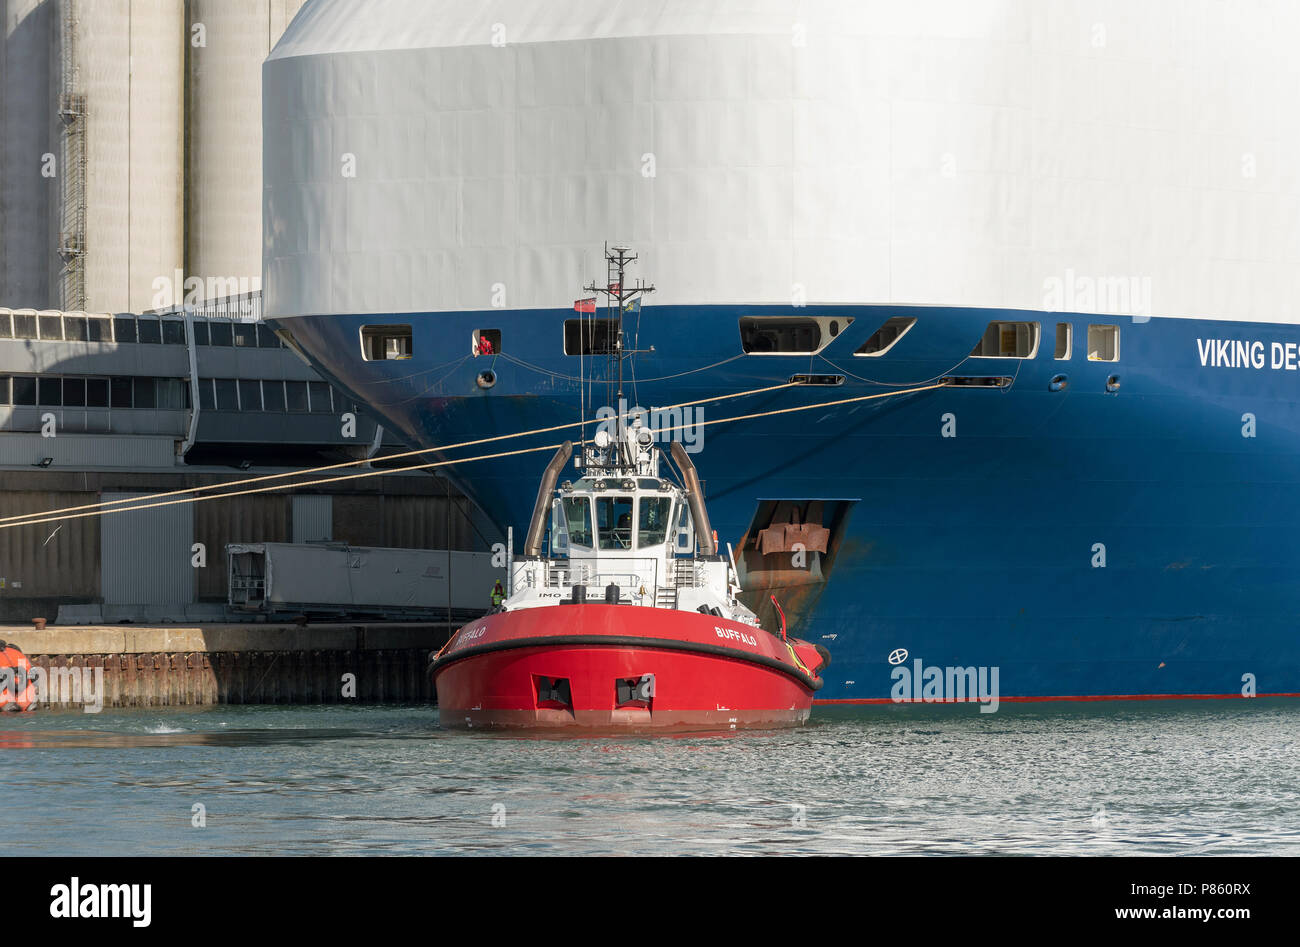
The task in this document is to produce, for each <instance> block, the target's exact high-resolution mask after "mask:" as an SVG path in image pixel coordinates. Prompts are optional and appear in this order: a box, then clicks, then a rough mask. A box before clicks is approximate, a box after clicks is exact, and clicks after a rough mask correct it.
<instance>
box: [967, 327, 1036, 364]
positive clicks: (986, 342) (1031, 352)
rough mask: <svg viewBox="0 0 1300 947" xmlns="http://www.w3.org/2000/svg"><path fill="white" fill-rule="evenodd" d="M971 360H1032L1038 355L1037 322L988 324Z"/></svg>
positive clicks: (973, 351) (972, 352)
mask: <svg viewBox="0 0 1300 947" xmlns="http://www.w3.org/2000/svg"><path fill="white" fill-rule="evenodd" d="M970 354H971V357H972V358H1033V357H1034V356H1035V355H1037V354H1038V323H1037V322H990V323H989V326H988V328H987V329H985V330H984V337H983V338H982V339H980V341H979V343H978V344H977V345H976V346H975V348H974V349H973V350H972V351H971V353H970Z"/></svg>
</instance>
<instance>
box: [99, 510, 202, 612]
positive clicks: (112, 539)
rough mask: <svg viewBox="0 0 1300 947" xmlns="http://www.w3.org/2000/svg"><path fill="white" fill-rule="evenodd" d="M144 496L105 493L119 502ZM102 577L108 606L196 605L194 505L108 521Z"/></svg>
mask: <svg viewBox="0 0 1300 947" xmlns="http://www.w3.org/2000/svg"><path fill="white" fill-rule="evenodd" d="M141 495H142V494H138V493H109V492H107V491H105V492H104V494H103V499H104V500H106V501H108V500H119V499H124V498H126V497H131V496H141ZM102 520H103V522H102V525H101V527H100V536H101V541H100V550H101V555H100V574H101V576H102V584H103V589H104V604H105V605H175V604H180V603H189V602H193V601H194V572H195V570H194V568H193V567H192V566H191V565H190V555H191V553H190V547H191V545H192V544H193V542H194V512H193V507H192V506H191V505H190V504H187V503H183V504H177V505H175V506H165V507H159V508H156V509H152V510H140V511H137V512H129V513H114V514H110V515H107V516H104V517H103V518H102Z"/></svg>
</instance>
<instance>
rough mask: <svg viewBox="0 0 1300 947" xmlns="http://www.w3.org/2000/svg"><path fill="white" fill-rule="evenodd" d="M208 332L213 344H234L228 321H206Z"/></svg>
mask: <svg viewBox="0 0 1300 947" xmlns="http://www.w3.org/2000/svg"><path fill="white" fill-rule="evenodd" d="M208 333H209V335H210V336H211V338H212V344H213V345H234V337H233V334H232V333H231V331H230V323H229V322H221V321H219V320H218V321H216V322H210V323H208Z"/></svg>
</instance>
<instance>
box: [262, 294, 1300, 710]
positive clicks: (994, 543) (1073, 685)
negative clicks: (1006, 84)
mask: <svg viewBox="0 0 1300 947" xmlns="http://www.w3.org/2000/svg"><path fill="white" fill-rule="evenodd" d="M804 311H812V310H804ZM815 311H816V314H817V315H832V314H834V315H839V316H842V317H844V319H845V321H846V322H847V320H848V319H849V318H852V320H853V321H852V323H851V324H849V325H848V326H847V328H845V329H844V330H843V331H842V332H841V333H840V334H839V336H838V337H836V338H835V339H834V340H833V341H832V342H831V343H830V345H829V346H828V347H827V348H826V349H825V350H823V351H822V352H821V353H820V354H818V355H815V356H809V355H800V356H768V355H744V354H741V345H740V337H739V333H738V329H737V320H738V318H739V317H740V316H742V315H763V314H790V313H792V312H798V311H797V310H791V309H789V308H788V307H775V306H772V307H764V306H744V307H733V306H712V307H671V306H670V307H654V308H647V309H646V310H645V311H644V313H643V314H641V315H640V317H639V318H637V317H632V318H629V319H628V320H627V331H628V343H629V346H630V347H633V348H636V349H638V350H642V351H641V354H638V355H636V356H635V357H634V359H629V361H628V362H627V363H626V364H627V366H628V371H627V374H626V376H625V384H624V390H625V396H626V398H627V400H628V401H629V402H630V403H632V404H637V405H641V406H645V407H650V406H662V405H672V404H679V403H682V402H693V401H697V400H701V399H710V398H718V397H720V396H725V395H728V394H734V393H736V392H747V391H751V390H753V389H758V388H763V387H765V386H771V385H780V384H782V383H784V382H787V381H789V379H790V378H791V377H792V376H794V375H797V374H823V375H842V376H844V380H843V383H842V384H840V385H838V386H834V387H820V386H818V387H799V388H782V389H779V390H775V391H769V392H765V393H761V394H753V395H745V396H742V397H735V398H731V399H728V400H721V401H717V402H707V401H706V402H705V403H704V404H703V405H702V411H703V416H702V419H703V420H704V421H706V422H708V421H714V420H718V419H723V418H730V417H734V416H738V415H751V414H756V413H763V412H773V411H780V410H781V409H785V408H790V407H795V406H801V405H822V406H819V407H816V408H815V409H812V410H805V411H796V412H786V413H775V414H766V415H765V416H762V417H756V418H751V419H749V420H742V421H736V422H733V423H719V424H712V425H709V426H707V427H705V428H704V437H703V445H702V446H703V450H702V451H701V452H700V453H698V454H696V455H695V456H694V460H695V462H696V464H697V466H698V467H699V470H700V473H701V476H702V477H703V478H704V480H705V483H706V491H707V495H708V506H709V511H710V513H711V515H712V517H713V526H714V528H715V529H716V531H717V532H718V535H719V538H720V539H721V540H722V541H723V542H724V543H727V542H730V543H733V544H738V543H739V542H740V541H741V539H742V538H746V539H747V540H748V541H749V542H750V543H751V544H752V542H753V539H754V535H753V532H752V526H753V524H754V518H755V514H756V510H757V509H758V507H759V504H760V503H761V502H762V501H771V500H783V499H797V500H810V499H815V500H825V501H827V502H828V506H829V504H830V503H831V502H834V503H835V504H836V508H838V509H841V510H843V511H845V512H844V520H843V529H842V531H841V534H840V535H839V537H838V544H837V547H836V549H835V551H834V555H833V557H831V558H828V560H827V562H826V570H825V576H824V578H825V581H824V582H813V583H807V584H787V585H781V584H780V583H779V582H778V583H777V584H775V585H774V586H773V591H775V593H776V594H777V596H778V598H780V599H781V601H782V604H783V605H786V606H787V607H786V611H787V613H789V614H790V615H791V625H792V628H791V630H792V631H793V632H795V633H797V634H798V635H799V636H800V637H803V638H806V639H808V640H810V641H814V642H819V643H823V644H825V645H826V646H827V647H828V648H829V649H830V651H831V652H832V655H833V658H834V663H833V665H832V667H831V668H830V670H829V671H828V673H827V676H826V686H825V688H824V689H823V690H822V691H821V692H820V693H819V694H818V697H819V698H820V699H821V700H823V701H863V702H870V701H889V700H891V699H895V698H897V697H898V696H899V695H900V693H901V694H902V695H903V696H906V697H911V696H914V695H920V693H921V691H920V685H919V684H917V685H916V690H915V691H913V690H912V689H911V688H910V685H907V684H905V683H904V684H900V683H899V670H898V669H899V668H900V667H904V668H908V669H909V670H911V669H913V668H915V667H916V661H918V660H920V661H921V662H923V664H924V666H925V667H937V668H945V667H958V668H968V667H973V668H990V669H992V668H996V669H997V672H998V680H999V690H1000V694H1001V699H1002V700H1009V699H1016V698H1023V699H1050V698H1121V697H1156V696H1188V697H1190V696H1224V697H1237V696H1250V695H1253V694H1258V695H1261V696H1263V695H1268V694H1288V695H1294V694H1298V693H1300V635H1298V634H1297V616H1298V615H1300V584H1298V583H1297V578H1296V569H1297V565H1300V536H1298V533H1297V531H1298V530H1300V514H1298V513H1297V508H1296V504H1295V503H1294V497H1295V495H1296V489H1297V483H1298V481H1300V451H1298V448H1300V408H1298V407H1297V397H1296V391H1297V386H1298V385H1300V371H1297V370H1296V362H1295V359H1294V357H1293V356H1294V352H1295V345H1294V344H1295V342H1296V340H1297V339H1300V331H1298V330H1297V329H1296V327H1292V326H1286V325H1273V324H1245V323H1225V322H1217V321H1202V320H1194V319H1152V320H1148V321H1141V320H1135V319H1131V318H1128V317H1123V318H1116V317H1099V316H1095V315H1081V314H1058V313H1026V312H1018V311H1002V310H988V309H960V308H930V307H924V308H922V307H918V308H906V307H897V306H842V307H826V306H819V307H816V310H815ZM573 315H574V314H573V313H572V312H571V311H569V310H543V311H529V312H522V311H513V312H508V311H493V312H470V313H430V314H423V315H419V314H400V315H398V314H394V315H389V316H385V315H383V314H368V315H365V316H335V315H332V316H321V317H295V318H292V319H285V320H282V321H281V322H280V323H279V324H278V325H279V327H280V328H281V329H282V330H284V331H285V332H287V333H288V334H290V335H291V336H292V338H293V340H294V342H295V343H296V344H297V345H298V346H300V347H301V348H302V349H303V350H304V351H305V352H306V353H307V354H308V355H309V357H310V358H311V359H312V361H313V362H314V363H315V364H316V366H317V367H318V369H319V370H320V371H322V373H324V374H325V375H327V376H328V377H330V378H331V380H332V381H334V382H335V383H336V384H338V385H339V386H340V387H342V388H344V389H345V390H347V391H349V392H350V393H352V394H353V395H355V396H356V397H357V399H358V400H359V401H361V402H363V403H364V404H367V405H369V406H370V410H372V411H373V412H374V413H375V414H376V415H377V416H378V417H379V418H380V419H382V421H383V423H384V424H385V426H386V427H388V428H389V429H391V430H393V431H395V432H398V433H400V434H401V435H402V436H403V437H405V438H406V439H407V440H408V441H409V442H410V443H411V445H412V446H413V447H431V446H438V445H447V444H458V443H461V442H464V441H469V440H475V439H481V438H489V437H493V436H496V435H505V434H513V433H515V432H518V431H527V430H534V429H538V428H545V427H551V426H554V425H563V424H568V423H573V422H576V421H577V419H578V418H579V416H580V410H581V409H582V407H583V406H585V408H586V414H587V417H588V418H591V417H593V416H594V415H595V409H596V408H597V407H599V406H601V405H606V404H608V403H610V401H611V398H610V391H609V389H608V387H607V384H606V381H607V379H606V370H607V362H606V359H604V358H599V357H598V358H596V359H590V358H588V359H585V360H584V364H583V366H582V369H581V374H582V375H583V376H585V377H586V378H587V380H588V384H587V385H586V386H585V390H584V386H583V384H582V383H581V382H580V380H579V376H580V368H579V358H578V357H576V356H567V355H565V354H563V323H564V320H565V319H569V318H573ZM896 315H907V316H915V317H916V318H917V319H918V322H917V324H916V325H915V327H914V328H913V329H912V330H910V331H909V332H907V333H906V334H905V335H904V336H903V337H902V338H901V339H900V340H899V342H898V343H897V344H896V345H895V346H894V347H893V348H892V349H890V350H889V351H888V352H887V353H886V354H885V355H884V356H881V357H879V358H865V357H855V356H854V355H853V352H854V350H855V349H857V348H858V347H859V346H860V345H861V344H862V343H863V342H864V341H865V340H866V339H867V338H868V337H869V336H870V335H871V333H873V332H874V331H875V330H876V328H878V327H879V326H880V325H881V324H882V323H883V322H884V321H885V319H887V318H889V317H890V316H896ZM1003 319H1005V320H1024V321H1035V322H1040V323H1041V324H1042V327H1043V332H1042V342H1041V344H1040V345H1039V351H1038V354H1037V356H1036V357H1035V358H1030V359H1010V358H1008V359H1002V358H994V359H989V358H979V359H975V358H970V357H969V356H968V353H970V352H971V350H972V346H973V345H974V344H975V342H976V341H977V340H979V339H980V338H981V336H982V335H983V333H984V329H985V327H986V326H987V325H988V323H989V322H990V321H992V320H1003ZM638 322H639V325H638ZM1057 322H1068V323H1070V324H1071V325H1072V326H1073V334H1074V336H1073V337H1074V354H1073V358H1071V359H1069V360H1058V359H1055V358H1053V352H1052V335H1053V331H1054V328H1055V324H1056V323H1057ZM384 323H403V324H406V323H409V324H411V325H412V326H413V336H414V337H413V345H414V350H413V351H414V357H413V358H411V359H403V360H396V361H365V360H363V359H362V358H361V355H360V348H359V338H360V329H361V327H362V326H363V325H375V324H384ZM1091 323H1106V324H1118V325H1120V328H1121V340H1122V344H1121V349H1120V351H1121V356H1122V357H1121V359H1120V360H1119V361H1117V362H1098V361H1089V360H1088V359H1087V357H1086V353H1085V351H1084V348H1085V346H1084V340H1085V339H1086V337H1087V331H1088V325H1089V324H1091ZM484 328H493V329H500V330H501V333H502V345H501V349H502V351H501V352H500V354H498V355H495V356H484V357H478V358H475V357H471V356H470V354H469V350H470V344H469V343H470V338H471V333H472V332H474V330H477V329H484ZM1223 339H1231V340H1240V341H1243V342H1245V343H1247V345H1246V346H1244V351H1245V352H1246V355H1247V361H1246V364H1245V365H1244V366H1236V367H1233V364H1234V363H1235V361H1236V359H1237V356H1238V355H1239V354H1240V352H1241V351H1242V349H1238V348H1233V347H1232V346H1229V347H1228V348H1227V349H1226V350H1225V349H1223V348H1221V347H1218V346H1217V345H1215V344H1210V345H1209V347H1208V348H1207V340H1223ZM1256 342H1257V343H1259V346H1257V347H1255V348H1251V345H1250V343H1256ZM1274 343H1276V344H1277V347H1276V348H1275V346H1274ZM1288 344H1290V345H1291V349H1290V350H1288V349H1287V348H1286V346H1287V345H1288ZM652 347H653V351H648V350H649V349H651V348H652ZM1261 349H1262V351H1263V353H1264V356H1263V361H1264V364H1263V366H1262V367H1257V364H1256V363H1257V362H1258V361H1259V358H1258V353H1259V352H1260V351H1261ZM1225 351H1226V352H1227V361H1228V363H1229V364H1215V362H1216V361H1218V362H1222V361H1223V360H1224V358H1223V356H1224V352H1225ZM1288 352H1289V353H1290V355H1291V356H1292V358H1291V359H1290V360H1289V362H1288V359H1287V356H1288ZM1275 353H1276V357H1278V358H1281V360H1282V364H1280V365H1277V366H1276V367H1275V366H1274V364H1273V363H1274V360H1275ZM489 367H490V368H491V370H492V371H493V372H494V374H495V384H494V385H493V386H492V387H490V388H483V387H481V386H480V385H479V384H478V382H477V381H476V379H477V378H478V376H479V375H480V373H481V372H483V371H484V370H485V369H488V368H489ZM1060 375H1065V376H1067V382H1068V383H1067V384H1066V385H1065V386H1064V387H1063V388H1061V387H1060V386H1059V385H1054V384H1053V381H1054V380H1055V379H1057V376H1060ZM954 376H956V377H1005V378H1008V379H1011V382H1010V384H1009V386H1006V387H982V386H971V387H942V388H938V389H935V390H927V391H921V392H916V393H910V394H894V392H897V391H899V390H900V389H906V388H909V387H917V386H924V385H926V384H932V383H934V382H935V381H936V380H937V379H940V378H944V377H954ZM1108 382H1110V383H1111V387H1115V382H1118V386H1117V390H1108ZM1054 388H1055V389H1059V390H1053V389H1054ZM886 393H889V396H888V397H882V398H878V399H874V400H870V401H858V402H854V403H850V404H844V405H839V406H824V403H825V402H828V401H835V400H840V399H849V398H855V397H859V396H862V395H867V394H886ZM949 416H950V417H949ZM591 431H592V428H591V427H590V426H588V428H587V433H588V434H590V433H591ZM945 434H947V435H955V436H945ZM576 435H577V428H576V427H575V428H573V429H570V430H567V431H555V432H550V433H546V434H540V435H535V436H531V437H523V438H512V439H509V440H502V441H499V442H491V443H486V444H479V445H474V446H469V447H464V448H458V449H452V450H448V451H445V452H434V453H432V454H431V455H430V456H429V457H428V458H425V460H426V461H434V460H451V461H456V460H457V459H458V458H470V457H478V456H480V455H483V454H492V453H498V452H507V451H519V450H523V449H526V448H529V447H543V446H546V445H551V444H555V443H557V442H558V441H560V440H563V439H564V438H565V437H569V438H573V439H576ZM1246 435H1249V436H1246ZM549 455H550V451H547V450H539V451H537V452H534V453H523V454H514V455H512V456H504V457H498V458H495V459H483V460H473V461H466V462H464V463H453V464H452V465H451V466H450V467H449V468H448V469H449V472H450V474H451V475H452V476H453V477H454V478H455V480H456V481H457V483H458V484H459V485H460V487H461V488H462V489H463V490H464V491H465V492H466V493H467V494H468V495H469V496H471V497H472V498H473V499H474V501H475V502H476V503H478V504H479V505H480V506H481V507H482V508H483V509H484V510H485V511H486V512H487V513H488V514H489V515H490V516H492V517H493V518H494V519H495V520H496V521H497V522H498V523H499V524H500V525H501V526H503V527H505V526H507V525H513V526H514V527H515V531H516V533H518V532H520V530H521V529H522V528H523V527H524V526H525V525H526V521H527V518H528V516H529V513H530V512H531V508H532V504H533V501H534V499H535V490H536V484H537V480H538V477H539V475H540V472H541V469H542V467H543V466H544V465H545V463H546V461H547V460H548V459H549ZM1103 547H1104V549H1103ZM1101 555H1104V564H1103V560H1102V558H1101ZM766 595H767V592H766V590H755V591H754V592H753V593H752V597H753V598H754V600H755V604H756V605H763V604H764V602H763V601H762V600H764V599H766ZM900 649H902V650H905V651H906V652H907V653H908V657H907V659H906V660H905V661H904V662H903V663H901V664H899V665H897V666H896V665H895V664H891V662H890V660H889V659H890V655H891V654H893V655H894V656H895V658H894V660H895V661H899V660H900ZM940 693H946V692H942V691H941V692H940ZM946 696H952V695H951V694H950V693H946Z"/></svg>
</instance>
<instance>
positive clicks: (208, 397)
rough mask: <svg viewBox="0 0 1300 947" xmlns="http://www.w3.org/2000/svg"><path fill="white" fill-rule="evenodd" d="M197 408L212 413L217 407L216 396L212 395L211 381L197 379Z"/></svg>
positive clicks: (209, 379)
mask: <svg viewBox="0 0 1300 947" xmlns="http://www.w3.org/2000/svg"><path fill="white" fill-rule="evenodd" d="M199 407H200V408H202V409H203V410H204V411H214V410H216V407H217V396H216V395H215V394H214V393H213V388H212V379H211V378H200V379H199Z"/></svg>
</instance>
